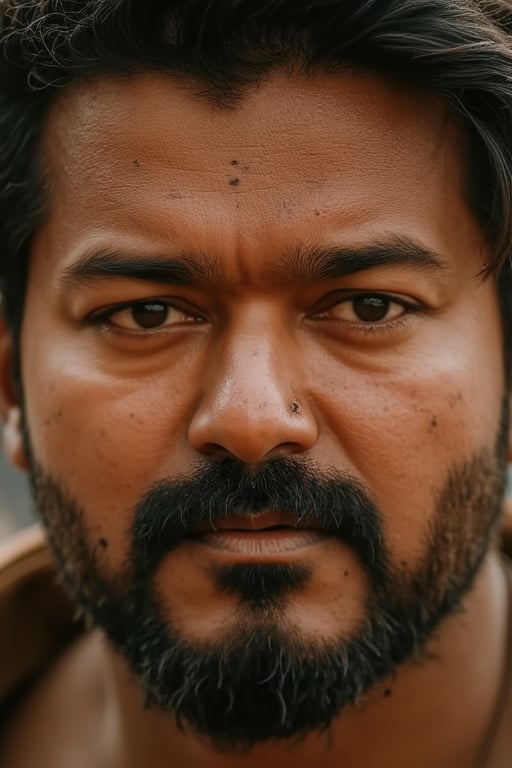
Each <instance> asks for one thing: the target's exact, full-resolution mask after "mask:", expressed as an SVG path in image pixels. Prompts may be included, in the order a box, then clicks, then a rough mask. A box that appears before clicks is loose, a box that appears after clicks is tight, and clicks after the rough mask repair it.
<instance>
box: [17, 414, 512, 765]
mask: <svg viewBox="0 0 512 768" xmlns="http://www.w3.org/2000/svg"><path fill="white" fill-rule="evenodd" d="M506 427H507V414H506V410H504V413H503V424H502V428H501V429H500V433H499V436H498V441H497V446H496V448H495V450H494V451H490V450H482V451H481V452H480V453H479V454H478V455H475V456H474V457H473V458H472V459H471V460H468V461H466V462H464V463H461V464H458V465H454V466H453V467H452V468H451V469H450V470H449V471H448V473H447V478H446V481H445V483H444V486H443V487H442V489H441V492H440V493H439V496H438V498H437V499H436V501H435V515H434V516H433V518H432V521H431V524H430V527H429V533H428V536H427V538H426V541H425V542H424V553H425V554H424V556H423V558H422V559H421V560H420V561H419V562H418V563H416V566H415V568H414V569H412V568H408V567H407V566H405V565H404V564H402V566H400V567H395V566H393V565H392V564H391V563H390V562H389V557H388V553H387V551H386V546H385V541H384V536H383V531H382V525H381V522H380V521H381V515H380V514H379V511H378V508H377V507H376V506H375V504H374V503H373V501H372V500H371V499H370V498H369V496H368V494H367V493H365V491H364V489H363V488H362V487H361V486H360V485H359V484H358V483H357V482H355V481H354V480H353V479H352V478H350V477H346V476H341V475H338V474H335V473H331V474H330V475H329V476H325V475H324V476H322V475H320V474H319V473H317V472H314V471H313V468H312V467H311V466H310V465H309V464H308V463H307V462H306V461H304V460H303V459H299V458H293V459H291V458H275V459H273V460H270V461H269V462H268V463H266V464H265V465H263V466H262V467H261V468H260V470H259V471H258V472H256V473H249V472H248V471H247V470H246V468H244V467H243V466H242V465H240V464H238V463H236V462H235V461H232V460H230V459H223V460H219V461H211V462H209V463H205V464H204V465H202V466H201V467H200V468H199V469H198V470H197V471H196V472H195V473H194V474H193V475H192V476H191V477H189V478H187V479H182V480H177V481H166V482H161V483H159V484H157V485H156V486H154V487H153V488H151V489H150V490H149V492H148V493H147V494H146V495H145V496H144V498H143V499H142V500H141V502H140V503H139V504H138V506H137V508H136V510H135V518H134V523H133V527H132V540H131V550H130V554H129V557H128V559H127V562H126V566H125V568H124V569H123V572H122V573H121V574H119V575H118V577H117V578H116V579H115V580H114V579H108V578H107V577H105V575H104V574H103V569H102V567H101V564H100V563H101V555H100V554H99V550H100V549H101V547H102V546H104V545H105V544H106V542H105V541H102V540H100V542H98V543H97V544H96V545H93V544H92V542H91V541H90V537H89V535H88V532H87V529H86V524H85V515H84V514H83V513H82V512H81V510H80V508H79V506H78V505H77V504H76V503H75V502H74V501H73V499H72V498H71V497H70V496H69V495H68V494H67V493H66V491H65V487H64V484H63V483H60V482H58V481H56V480H55V479H53V478H52V477H51V476H49V475H48V474H47V473H45V472H44V471H43V469H42V468H41V467H40V466H39V465H38V464H37V462H36V461H35V460H34V459H33V458H32V460H31V464H32V466H31V479H32V486H33V493H34V498H35V500H36V504H37V507H38V510H39V512H40V513H41V515H42V517H43V519H44V521H45V524H46V527H47V530H48V535H49V539H50V543H51V546H52V549H53V552H54V555H55V557H56V560H57V562H58V564H59V568H60V573H61V577H62V581H63V583H64V585H65V587H66V589H67V591H68V593H69V594H70V596H71V598H72V599H73V601H74V602H75V603H76V604H77V605H78V607H79V608H80V609H81V610H82V611H83V612H84V614H85V615H86V616H87V617H88V618H89V619H90V621H91V622H92V623H93V624H94V625H96V626H98V627H100V628H101V629H103V631H104V632H105V633H106V635H107V636H108V638H109V639H110V641H111V643H112V645H113V647H114V648H115V649H116V650H117V651H118V652H119V653H120V654H121V655H122V657H123V658H124V659H125V661H126V662H127V663H128V665H129V667H130V668H131V670H132V672H133V673H134V675H135V676H136V677H137V679H138V681H139V683H140V685H141V687H142V689H143V690H144V692H145V696H146V703H147V705H148V706H155V707H158V708H160V709H162V710H164V711H167V712H169V713H172V714H173V715H174V717H175V719H176V721H177V723H178V724H179V725H180V726H183V727H190V728H191V729H192V730H193V731H194V732H196V733H197V734H198V735H200V736H203V737H206V738H207V739H208V740H209V741H210V742H211V743H212V744H213V745H214V746H215V747H216V748H217V749H219V750H235V749H236V750H240V749H241V750H247V749H250V748H251V747H253V746H254V745H255V744H257V743H261V742H265V741H271V740H281V739H291V738H297V737H301V736H304V735H306V734H307V733H308V732H311V731H315V730H324V729H327V728H328V727H329V726H330V724H331V723H332V722H333V720H334V719H335V718H336V717H337V716H338V715H339V713H340V712H341V711H342V710H343V708H345V707H346V706H348V705H351V704H354V703H355V702H357V700H358V699H359V698H360V697H361V696H362V695H363V694H364V693H365V692H367V691H368V690H369V689H370V688H371V687H372V686H374V685H375V684H376V683H378V682H379V681H381V680H383V678H385V677H387V676H388V675H390V674H392V673H393V672H394V671H395V670H396V669H397V667H398V666H400V665H401V664H402V663H403V662H404V661H405V660H406V659H409V658H410V657H412V656H413V655H415V654H418V653H419V651H420V650H421V648H422V647H423V646H424V644H425V642H426V640H427V639H429V638H430V637H431V635H432V633H433V632H434V630H435V629H436V628H437V627H438V626H439V624H440V623H441V621H442V620H443V619H444V618H445V617H446V616H448V615H450V614H451V613H453V612H454V611H455V610H456V609H457V608H458V607H459V606H460V604H461V601H462V598H463V597H464V596H465V595H466V593H467V592H468V590H469V589H470V587H471V585H472V583H473V581H474V578H475V575H476V573H477V572H478V569H479V567H480V565H481V562H482V559H483V557H484V555H485V553H486V551H487V549H488V547H489V542H490V539H491V537H492V535H493V532H494V530H495V527H496V524H497V521H498V520H499V517H500V513H501V505H502V499H503V495H504V489H505V478H506V449H505V447H504V446H505V442H506V441H505V435H506ZM29 448H30V446H29V442H28V439H27V455H29V456H30V455H31V454H30V451H29ZM264 509H267V510H268V509H272V510H283V511H285V512H286V514H287V515H289V514H290V513H292V514H295V515H296V517H297V518H303V519H307V520H309V521H312V522H314V524H315V527H318V528H321V529H325V530H327V531H329V532H330V533H332V534H334V535H336V536H339V537H340V538H341V539H342V540H343V542H344V544H348V545H349V546H350V547H352V549H353V551H354V553H355V554H356V555H357V556H358V558H359V560H360V563H361V565H362V567H363V568H364V570H365V573H366V575H367V577H368V582H369V597H368V601H367V605H366V621H365V622H364V624H363V625H362V626H360V627H359V628H358V629H357V631H356V632H355V633H354V635H353V636H352V637H350V638H347V637H340V638H339V639H338V640H337V641H330V642H321V641H315V642H312V641H307V640H306V639H305V638H304V637H303V636H302V635H301V631H300V628H297V627H296V626H293V625H292V624H291V623H290V622H289V621H287V619H286V600H287V598H288V597H289V595H290V594H291V593H292V592H295V593H297V592H300V589H301V588H302V587H303V586H304V584H305V583H306V582H307V581H308V580H309V578H310V573H309V571H308V570H307V569H305V568H303V567H300V566H284V565H280V566H275V565H270V566H269V565H268V564H259V565H258V564H254V563H253V564H247V565H237V566H231V567H226V568H220V569H217V571H216V573H215V574H212V578H215V582H216V584H217V587H218V589H219V590H221V591H228V592H231V593H236V594H237V595H238V597H239V601H240V609H239V616H240V620H239V621H237V622H236V625H235V626H229V627H228V628H227V629H226V630H225V632H224V633H223V635H222V636H219V637H218V639H217V640H216V641H215V643H213V642H210V643H208V644H206V643H201V642H199V641H198V642H190V641H187V640H186V639H185V638H183V637H182V636H181V635H180V633H179V631H177V630H176V628H175V627H173V626H172V624H171V623H170V622H169V621H168V620H167V619H166V618H165V617H164V615H163V611H162V609H161V604H162V601H161V599H160V597H159V594H158V592H157V590H156V589H155V586H154V584H155V579H154V576H155V572H156V571H157V569H158V566H159V565H160V563H161V562H162V560H163V558H164V557H167V556H169V553H172V550H173V549H174V548H175V547H178V546H179V545H180V542H181V541H182V539H183V537H184V536H186V535H187V533H189V532H190V530H191V529H193V528H194V527H196V526H197V525H198V524H200V523H202V522H203V523H204V522H205V521H210V522H211V523H213V524H214V523H215V521H216V520H218V519H220V518H226V517H229V516H230V515H232V514H235V513H236V514H237V515H240V514H243V513H252V514H255V513H257V512H258V511H262V510H264ZM171 556H172V554H171ZM233 624H234V622H233Z"/></svg>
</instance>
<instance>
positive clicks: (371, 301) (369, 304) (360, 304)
mask: <svg viewBox="0 0 512 768" xmlns="http://www.w3.org/2000/svg"><path fill="white" fill-rule="evenodd" d="M388 310H389V300H387V299H382V298H380V297H379V296H361V298H359V299H354V311H355V313H356V315H357V317H358V318H359V320H363V321H364V322H366V323H376V322H378V321H379V320H384V318H385V317H386V315H387V313H388Z"/></svg>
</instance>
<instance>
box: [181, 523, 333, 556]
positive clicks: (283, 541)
mask: <svg viewBox="0 0 512 768" xmlns="http://www.w3.org/2000/svg"><path fill="white" fill-rule="evenodd" d="M327 538H329V534H327V533H324V532H322V531H314V530H293V529H283V528H279V529H276V530H273V529H272V528H269V529H267V530H260V531H245V530H243V531H240V530H239V531H215V532H212V533H202V534H199V535H197V536H194V537H193V539H192V541H194V542H196V543H197V544H201V545H202V546H205V547H209V548H210V549H216V550H220V551H221V552H224V553H227V554H233V555H242V556H244V557H248V558H254V557H279V556H281V557H283V556H286V555H291V554H296V553H298V552H300V551H301V550H305V549H308V547H311V546H313V545H314V544H318V543H319V542H322V541H325V539H327Z"/></svg>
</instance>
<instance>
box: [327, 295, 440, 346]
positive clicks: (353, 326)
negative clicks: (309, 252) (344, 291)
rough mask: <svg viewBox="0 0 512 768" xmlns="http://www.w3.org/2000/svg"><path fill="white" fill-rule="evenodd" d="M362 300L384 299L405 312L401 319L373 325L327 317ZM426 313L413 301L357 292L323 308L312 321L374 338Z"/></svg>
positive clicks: (422, 307)
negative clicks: (338, 308) (334, 310)
mask: <svg viewBox="0 0 512 768" xmlns="http://www.w3.org/2000/svg"><path fill="white" fill-rule="evenodd" d="M361 298H377V299H382V300H384V301H386V302H389V304H390V305H391V304H398V305H399V306H401V307H403V309H404V310H405V311H404V313H403V314H401V315H400V316H399V317H397V318H394V319H392V320H382V321H376V322H373V323H371V322H368V323H363V322H360V323H354V322H348V321H346V320H342V319H340V318H336V317H328V316H327V315H328V312H329V311H330V310H332V309H334V308H335V307H337V306H340V305H342V304H345V303H349V302H351V301H355V300H356V299H361ZM426 311H427V310H426V308H425V307H424V306H422V305H420V304H417V303H413V302H412V301H408V300H406V299H404V298H402V297H400V296H396V295H394V294H389V293H379V292H378V291H377V292H371V291H357V292H355V293H351V294H348V295H344V296H343V298H340V299H339V300H338V301H333V302H332V303H331V304H329V306H327V307H326V308H323V309H322V310H321V311H320V312H315V313H314V314H313V315H312V319H313V320H314V321H318V322H329V323H331V324H335V325H337V326H342V327H344V328H348V329H349V330H350V332H353V333H360V334H363V335H366V336H374V335H377V334H383V333H391V332H393V331H395V330H397V329H399V328H402V327H403V326H404V325H405V324H406V323H407V322H408V318H409V317H410V316H411V315H412V314H419V313H421V312H426Z"/></svg>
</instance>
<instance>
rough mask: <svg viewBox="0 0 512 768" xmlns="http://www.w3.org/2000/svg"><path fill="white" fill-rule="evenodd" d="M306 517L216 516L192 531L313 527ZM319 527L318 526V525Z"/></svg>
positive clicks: (271, 514)
mask: <svg viewBox="0 0 512 768" xmlns="http://www.w3.org/2000/svg"><path fill="white" fill-rule="evenodd" d="M312 527H315V526H311V525H310V524H308V521H307V520H305V519H300V518H298V517H297V516H295V515H287V514H285V513H283V512H272V511H268V512H267V511H264V512H256V513H250V514H242V515H236V514H235V515H229V517H220V518H216V519H215V520H213V521H212V522H205V523H203V524H202V525H199V526H197V527H196V528H194V530H193V531H192V533H211V532H212V531H265V530H268V529H270V528H299V529H303V528H312ZM316 527H318V526H316Z"/></svg>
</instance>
